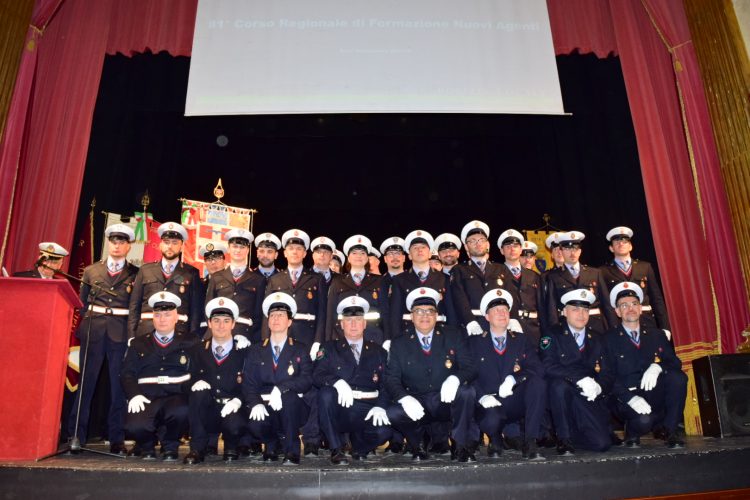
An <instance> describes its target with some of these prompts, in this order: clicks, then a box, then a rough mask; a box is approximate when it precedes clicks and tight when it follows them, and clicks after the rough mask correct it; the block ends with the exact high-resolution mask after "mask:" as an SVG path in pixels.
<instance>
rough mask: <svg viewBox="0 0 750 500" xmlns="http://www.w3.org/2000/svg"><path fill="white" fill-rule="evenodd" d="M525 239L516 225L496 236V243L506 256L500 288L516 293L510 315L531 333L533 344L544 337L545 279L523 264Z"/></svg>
mask: <svg viewBox="0 0 750 500" xmlns="http://www.w3.org/2000/svg"><path fill="white" fill-rule="evenodd" d="M524 243H525V240H524V238H523V235H522V234H521V233H520V232H518V231H516V230H515V229H508V230H506V231H504V232H503V233H502V234H501V235H500V237H499V238H498V239H497V246H498V248H499V249H500V251H501V252H502V254H503V256H504V257H505V266H504V267H503V268H501V270H500V275H499V279H500V280H501V281H502V283H501V284H500V288H502V289H504V290H506V291H507V292H508V293H510V295H511V297H513V302H512V304H513V308H512V309H511V317H512V318H516V319H518V321H519V323H521V327H522V328H523V331H524V333H526V334H527V335H529V336H530V337H531V341H532V343H533V345H534V346H537V345H539V337H541V329H542V326H543V325H542V324H541V322H540V321H541V319H542V318H541V317H540V316H541V314H540V311H541V310H542V304H543V302H542V280H541V278H540V277H539V275H538V274H537V273H535V272H534V271H530V270H529V269H526V268H525V267H523V265H522V264H521V248H522V246H523V244H524Z"/></svg>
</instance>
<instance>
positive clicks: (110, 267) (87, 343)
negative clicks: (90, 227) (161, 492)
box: [68, 224, 138, 455]
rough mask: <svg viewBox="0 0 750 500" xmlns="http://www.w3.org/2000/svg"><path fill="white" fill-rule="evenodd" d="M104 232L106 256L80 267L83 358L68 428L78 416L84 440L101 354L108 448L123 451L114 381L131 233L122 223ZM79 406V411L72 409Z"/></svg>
mask: <svg viewBox="0 0 750 500" xmlns="http://www.w3.org/2000/svg"><path fill="white" fill-rule="evenodd" d="M104 236H105V238H107V258H106V259H105V260H103V261H101V262H96V263H94V264H91V265H90V266H88V267H86V269H84V271H83V283H81V290H80V297H81V302H82V303H83V308H82V309H81V318H82V319H81V323H80V324H79V326H78V329H77V330H76V337H78V339H79V340H80V341H81V352H80V359H81V361H82V362H85V367H84V369H83V370H82V371H81V374H82V375H83V379H82V380H81V383H80V384H79V388H80V390H79V391H77V392H76V399H75V401H74V403H73V410H72V411H71V412H70V416H69V418H68V433H69V434H70V435H71V436H72V435H73V434H74V432H75V426H76V421H78V436H79V437H80V439H81V443H86V437H87V431H88V424H89V414H90V410H91V401H92V399H93V397H94V392H95V389H96V381H97V380H98V379H99V373H100V372H101V369H102V364H103V363H104V359H105V358H106V359H107V367H108V368H109V389H110V394H109V395H110V403H109V417H108V419H107V430H108V434H109V436H108V437H109V442H110V447H109V449H110V452H112V453H116V454H118V455H124V454H126V453H127V450H126V449H125V430H124V428H123V425H124V421H125V406H126V404H125V393H123V391H122V385H120V370H121V369H122V359H123V357H124V356H125V350H126V349H127V342H128V302H129V300H130V292H131V291H132V289H133V282H134V281H135V276H136V274H137V273H138V268H137V267H136V266H134V265H133V264H131V263H129V262H128V261H127V260H126V258H127V256H128V252H130V244H131V243H132V242H133V241H134V240H135V233H133V230H132V229H131V228H129V227H128V226H126V225H125V224H113V225H111V226H109V227H107V228H106V229H105V230H104ZM89 283H91V284H92V285H93V286H90V285H89ZM108 292H109V293H108ZM87 335H88V340H87V339H86V336H87ZM79 399H81V401H80V402H79ZM79 405H80V406H79ZM79 408H80V414H78V415H77V409H79Z"/></svg>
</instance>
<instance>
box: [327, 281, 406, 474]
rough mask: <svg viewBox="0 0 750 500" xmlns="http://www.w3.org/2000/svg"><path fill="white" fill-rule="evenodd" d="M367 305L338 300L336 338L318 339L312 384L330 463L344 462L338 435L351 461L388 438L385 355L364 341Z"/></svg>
mask: <svg viewBox="0 0 750 500" xmlns="http://www.w3.org/2000/svg"><path fill="white" fill-rule="evenodd" d="M369 308H370V304H369V303H368V302H367V301H366V300H365V299H363V298H362V297H358V296H356V295H352V296H351V297H347V298H345V299H343V300H341V302H339V304H338V307H337V308H336V312H337V313H338V314H339V315H341V316H342V319H341V328H342V330H343V331H344V335H343V337H342V338H340V339H337V340H331V341H328V342H325V343H323V344H322V345H321V346H320V350H319V351H318V354H317V356H316V358H317V359H316V361H315V368H314V371H313V382H314V383H315V385H316V386H317V387H318V415H319V419H320V428H321V430H322V431H323V434H325V437H326V439H327V440H328V444H329V446H330V448H331V463H332V464H334V465H347V464H348V463H349V460H348V458H347V457H346V455H344V452H343V451H342V448H343V440H342V438H341V433H344V432H347V433H349V437H350V439H351V442H352V459H353V460H356V461H361V460H364V459H365V457H367V454H368V453H369V452H371V451H373V450H374V449H375V448H377V447H378V446H379V445H381V444H383V443H385V442H386V441H388V439H389V438H390V435H391V430H390V421H389V420H388V416H387V415H386V411H385V408H386V407H387V405H388V396H387V395H386V393H385V390H384V389H383V376H384V374H385V366H386V361H387V357H388V354H387V353H386V351H385V349H383V348H382V347H380V346H379V345H378V344H376V343H374V342H368V341H366V340H364V331H365V325H366V324H367V323H366V321H365V318H364V316H365V314H366V313H367V311H368V309H369Z"/></svg>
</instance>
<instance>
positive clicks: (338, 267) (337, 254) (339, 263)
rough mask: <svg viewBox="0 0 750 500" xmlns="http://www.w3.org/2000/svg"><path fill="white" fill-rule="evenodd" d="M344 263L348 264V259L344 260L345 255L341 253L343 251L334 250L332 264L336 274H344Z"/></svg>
mask: <svg viewBox="0 0 750 500" xmlns="http://www.w3.org/2000/svg"><path fill="white" fill-rule="evenodd" d="M344 262H346V259H345V258H344V254H343V253H342V252H341V250H334V251H333V257H332V258H331V264H330V267H331V271H333V272H334V273H336V274H341V273H343V272H344V270H343V267H344Z"/></svg>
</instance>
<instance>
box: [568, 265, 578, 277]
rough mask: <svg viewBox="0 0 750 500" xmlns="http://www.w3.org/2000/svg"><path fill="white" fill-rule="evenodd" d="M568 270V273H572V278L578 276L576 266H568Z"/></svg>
mask: <svg viewBox="0 0 750 500" xmlns="http://www.w3.org/2000/svg"><path fill="white" fill-rule="evenodd" d="M568 270H569V271H570V274H572V275H573V277H574V278H577V277H578V268H577V267H576V266H568Z"/></svg>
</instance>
